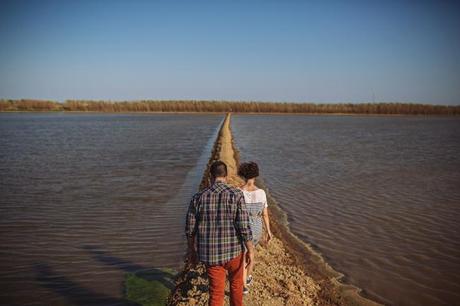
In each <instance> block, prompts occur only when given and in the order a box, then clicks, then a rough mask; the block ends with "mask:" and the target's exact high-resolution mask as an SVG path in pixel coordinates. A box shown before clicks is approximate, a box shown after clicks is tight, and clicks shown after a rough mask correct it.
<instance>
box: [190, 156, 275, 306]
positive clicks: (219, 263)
mask: <svg viewBox="0 0 460 306" xmlns="http://www.w3.org/2000/svg"><path fill="white" fill-rule="evenodd" d="M210 174H211V179H212V185H211V186H210V187H208V188H206V189H204V190H202V191H201V192H198V193H196V194H195V195H194V196H193V197H192V200H191V201H190V206H189V208H188V212H187V217H186V226H185V232H186V235H187V240H188V260H189V262H191V263H196V262H198V261H201V262H203V263H204V264H205V265H206V270H207V273H208V278H209V305H211V306H222V305H223V302H224V290H225V279H226V275H227V274H228V277H229V281H230V304H231V305H235V306H239V305H243V292H244V293H248V292H249V289H248V286H249V285H250V283H251V282H252V270H253V268H254V246H255V245H257V243H258V242H259V241H260V239H261V237H262V219H263V223H264V225H265V228H266V230H267V233H268V240H270V239H271V238H272V233H271V231H270V223H269V219H268V213H267V197H266V194H265V192H264V191H263V190H262V189H259V188H257V187H256V185H255V184H254V180H255V178H256V177H257V176H258V175H259V168H258V166H257V164H256V163H254V162H249V163H243V164H241V165H240V167H239V169H238V175H239V176H241V177H242V178H243V179H244V180H245V185H244V186H242V187H240V188H235V187H232V186H229V185H227V165H226V164H225V163H224V162H222V161H216V162H214V163H213V164H212V165H211V167H210Z"/></svg>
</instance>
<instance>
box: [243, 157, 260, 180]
mask: <svg viewBox="0 0 460 306" xmlns="http://www.w3.org/2000/svg"><path fill="white" fill-rule="evenodd" d="M238 175H239V176H241V177H242V178H244V179H245V180H246V181H247V180H249V179H252V178H255V177H258V176H259V166H257V163H255V162H247V163H242V164H241V165H240V167H239V168H238Z"/></svg>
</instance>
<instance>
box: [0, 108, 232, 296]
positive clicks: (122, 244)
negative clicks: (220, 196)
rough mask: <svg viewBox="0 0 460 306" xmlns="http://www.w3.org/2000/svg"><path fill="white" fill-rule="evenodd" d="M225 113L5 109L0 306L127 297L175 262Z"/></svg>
mask: <svg viewBox="0 0 460 306" xmlns="http://www.w3.org/2000/svg"><path fill="white" fill-rule="evenodd" d="M222 119H223V116H222V115H190V114H188V115H167V114H136V115H135V114H105V115H104V114H102V115H101V114H62V113H57V114H51V113H48V114H32V113H17V114H0V177H1V181H0V194H1V197H0V233H1V236H0V245H1V246H2V247H1V249H0V287H1V288H2V290H1V294H0V304H2V305H69V304H72V305H122V304H124V302H123V301H122V300H121V298H122V296H123V278H124V275H125V273H127V272H136V271H141V270H152V269H155V268H157V267H171V268H178V267H179V265H180V264H181V262H182V255H183V254H184V250H185V239H184V233H183V227H184V216H185V212H186V209H187V205H188V201H189V199H190V196H191V194H192V193H193V192H195V191H196V189H197V188H198V185H199V182H200V180H201V177H202V173H203V169H204V167H205V164H206V163H207V162H208V158H209V154H210V150H211V146H212V144H213V141H214V138H215V135H216V132H217V128H218V127H219V124H220V123H221V121H222Z"/></svg>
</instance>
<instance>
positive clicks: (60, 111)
mask: <svg viewBox="0 0 460 306" xmlns="http://www.w3.org/2000/svg"><path fill="white" fill-rule="evenodd" d="M2 113H4V114H8V113H33V114H36V113H44V114H45V113H52V114H57V113H62V114H73V113H76V114H107V115H114V114H141V115H149V114H190V115H200V114H203V115H225V114H227V113H228V112H226V111H220V112H218V111H216V112H210V111H203V112H199V111H198V112H197V111H185V112H181V111H177V112H176V111H170V112H168V111H148V112H145V111H134V112H129V111H121V112H106V111H62V110H55V111H52V110H43V111H41V110H25V111H18V110H12V111H0V114H2ZM231 113H232V114H236V115H253V116H257V115H273V116H282V115H290V116H291V115H292V116H345V117H416V118H420V117H448V118H459V117H460V115H457V114H450V115H449V114H379V113H300V112H299V113H294V112H292V113H289V112H231Z"/></svg>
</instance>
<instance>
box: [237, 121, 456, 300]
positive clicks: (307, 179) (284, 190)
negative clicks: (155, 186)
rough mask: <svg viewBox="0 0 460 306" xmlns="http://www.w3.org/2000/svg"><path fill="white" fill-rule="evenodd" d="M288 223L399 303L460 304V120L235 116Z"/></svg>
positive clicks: (244, 144)
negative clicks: (285, 214)
mask: <svg viewBox="0 0 460 306" xmlns="http://www.w3.org/2000/svg"><path fill="white" fill-rule="evenodd" d="M232 129H233V132H234V136H235V139H236V143H237V146H238V147H239V149H240V151H241V152H240V153H241V159H242V160H255V161H257V162H258V163H259V164H260V167H261V175H262V178H263V180H264V182H265V184H266V185H267V186H268V188H269V192H270V194H271V195H272V196H274V198H275V199H276V201H277V202H278V203H279V205H280V207H281V208H282V209H283V210H284V211H285V212H286V213H287V216H288V219H289V222H290V228H291V230H292V231H293V232H294V233H295V234H296V235H297V236H299V237H300V238H301V239H302V240H304V241H305V242H308V243H310V244H311V245H312V246H313V247H314V248H315V249H316V250H318V251H319V252H320V253H321V254H322V255H323V257H324V258H325V259H326V261H327V262H329V263H330V264H331V265H332V266H333V267H334V268H335V269H336V270H338V271H340V272H342V273H344V274H345V277H346V281H347V282H349V283H352V284H354V285H357V286H359V287H361V288H363V289H364V290H365V291H366V293H367V294H369V295H370V296H372V297H374V298H377V299H378V300H379V301H380V302H384V303H387V304H394V305H459V304H460V276H459V272H460V232H459V231H460V226H459V222H460V119H458V118H442V117H363V116H361V117H360V116H284V115H272V116H270V115H236V116H234V117H233V120H232Z"/></svg>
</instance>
